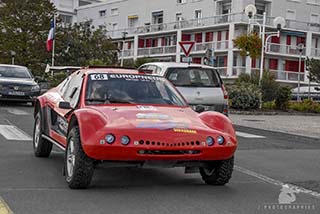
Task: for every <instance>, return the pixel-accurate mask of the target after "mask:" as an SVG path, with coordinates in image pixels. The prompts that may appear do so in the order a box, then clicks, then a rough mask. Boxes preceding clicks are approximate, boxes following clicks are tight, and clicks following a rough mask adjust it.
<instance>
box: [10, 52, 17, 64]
mask: <svg viewBox="0 0 320 214" xmlns="http://www.w3.org/2000/svg"><path fill="white" fill-rule="evenodd" d="M10 54H11V64H12V65H14V57H15V56H16V52H15V51H10Z"/></svg>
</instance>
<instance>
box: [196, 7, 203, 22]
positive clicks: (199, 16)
mask: <svg viewBox="0 0 320 214" xmlns="http://www.w3.org/2000/svg"><path fill="white" fill-rule="evenodd" d="M195 18H196V20H197V24H200V23H201V18H202V11H201V10H195Z"/></svg>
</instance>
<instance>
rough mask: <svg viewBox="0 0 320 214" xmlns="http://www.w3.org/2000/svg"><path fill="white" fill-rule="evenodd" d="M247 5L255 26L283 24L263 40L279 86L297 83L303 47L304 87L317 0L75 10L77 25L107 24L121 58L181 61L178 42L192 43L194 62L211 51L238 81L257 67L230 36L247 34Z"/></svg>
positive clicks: (319, 14)
mask: <svg viewBox="0 0 320 214" xmlns="http://www.w3.org/2000/svg"><path fill="white" fill-rule="evenodd" d="M249 4H253V5H255V6H256V8H257V15H256V16H255V18H256V19H259V20H258V21H257V22H260V23H261V21H260V19H262V14H263V13H264V12H266V14H267V24H266V32H268V33H269V32H275V31H276V29H275V27H274V26H273V20H274V18H275V17H277V16H282V17H284V18H285V20H286V26H285V28H284V29H282V31H281V34H280V38H278V37H276V36H274V37H271V38H270V39H269V40H268V41H267V44H266V55H265V63H264V68H265V69H269V70H271V71H272V72H274V73H275V75H276V77H277V79H278V81H280V82H286V83H296V82H297V81H298V76H299V73H298V71H299V68H298V67H299V66H298V65H299V56H300V52H299V51H298V50H297V45H298V44H300V43H302V44H304V48H303V51H302V63H301V73H300V80H301V81H302V82H303V83H307V82H308V79H307V75H308V74H307V71H305V63H304V60H305V58H306V56H308V57H313V58H319V59H320V0H152V1H150V0H106V1H104V2H100V3H95V4H90V5H85V6H79V7H78V8H77V21H78V22H92V23H93V24H94V25H95V26H99V25H105V26H106V27H107V29H108V35H109V36H110V37H111V38H112V39H113V40H114V42H115V43H116V44H117V45H118V47H119V49H120V50H121V49H122V45H123V44H124V45H125V47H124V51H123V52H122V51H120V53H119V54H120V57H124V58H125V59H132V60H135V59H137V58H140V57H151V58H155V59H157V60H161V61H177V62H180V61H181V60H182V57H183V56H184V54H183V52H182V51H181V48H180V46H179V45H177V44H178V42H179V41H195V45H194V47H193V49H192V52H191V57H192V61H193V62H194V63H203V58H204V53H205V51H206V50H207V49H208V48H211V49H213V50H214V55H215V61H214V66H215V67H216V68H217V69H218V70H219V71H220V73H221V75H222V76H223V77H224V78H236V77H237V76H238V75H239V74H240V73H243V72H246V73H250V72H252V71H254V70H259V67H260V60H259V59H255V60H252V59H251V58H250V57H242V56H240V54H239V50H238V49H237V48H235V47H234V44H233V39H234V38H236V37H237V36H239V35H241V34H244V33H246V32H247V29H248V21H249V20H248V17H247V16H246V15H245V13H244V9H245V7H246V6H247V5H249ZM257 29H259V28H257ZM124 34H125V38H124V36H123V35H124Z"/></svg>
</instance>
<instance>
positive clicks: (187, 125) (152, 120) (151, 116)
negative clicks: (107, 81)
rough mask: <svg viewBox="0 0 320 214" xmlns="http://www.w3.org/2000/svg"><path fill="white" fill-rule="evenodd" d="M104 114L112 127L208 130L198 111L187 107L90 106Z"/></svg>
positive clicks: (108, 124)
mask: <svg viewBox="0 0 320 214" xmlns="http://www.w3.org/2000/svg"><path fill="white" fill-rule="evenodd" d="M88 108H89V109H91V110H95V111H97V112H99V113H100V114H102V115H103V116H104V117H105V118H106V121H107V126H108V127H110V128H125V129H134V128H146V129H160V130H168V129H188V130H189V129H192V130H198V131H200V130H202V131H208V129H209V128H208V127H207V126H206V125H205V124H204V123H203V122H202V120H201V119H200V118H199V117H198V113H196V112H194V111H193V110H192V109H191V108H189V107H188V108H185V107H182V108H180V107H158V106H157V107H155V106H135V105H133V106H112V107H110V106H90V107H88Z"/></svg>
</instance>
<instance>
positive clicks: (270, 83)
mask: <svg viewBox="0 0 320 214" xmlns="http://www.w3.org/2000/svg"><path fill="white" fill-rule="evenodd" d="M278 89H279V83H278V82H276V77H275V75H274V74H273V73H271V72H270V71H268V70H265V71H264V72H263V75H262V79H261V93H262V101H263V102H270V101H273V100H275V99H276V98H277V94H278Z"/></svg>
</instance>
